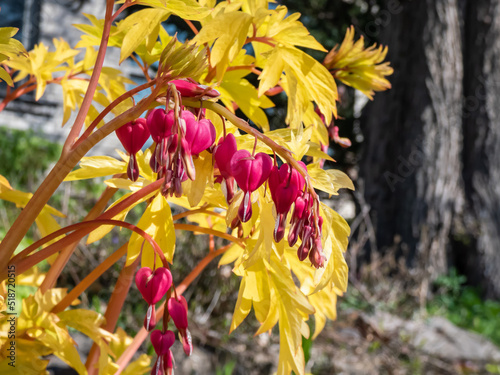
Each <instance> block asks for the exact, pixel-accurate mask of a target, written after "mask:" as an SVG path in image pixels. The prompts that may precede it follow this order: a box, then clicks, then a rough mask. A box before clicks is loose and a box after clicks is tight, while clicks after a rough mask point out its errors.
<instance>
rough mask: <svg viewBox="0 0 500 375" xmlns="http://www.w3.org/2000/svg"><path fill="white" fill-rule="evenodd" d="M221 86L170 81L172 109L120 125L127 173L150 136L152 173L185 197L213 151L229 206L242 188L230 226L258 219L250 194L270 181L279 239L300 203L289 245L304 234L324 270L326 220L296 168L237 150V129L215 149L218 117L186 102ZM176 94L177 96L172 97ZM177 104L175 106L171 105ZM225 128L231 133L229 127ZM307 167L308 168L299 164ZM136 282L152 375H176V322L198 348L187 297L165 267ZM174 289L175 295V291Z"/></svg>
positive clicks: (304, 253)
mask: <svg viewBox="0 0 500 375" xmlns="http://www.w3.org/2000/svg"><path fill="white" fill-rule="evenodd" d="M216 93H217V91H215V90H213V89H210V88H206V87H203V86H201V85H197V84H195V83H193V82H191V81H184V80H178V81H174V82H173V85H172V83H171V84H170V85H169V90H168V91H167V94H166V97H167V101H166V103H168V104H170V105H167V106H166V108H167V109H163V108H155V109H153V110H151V111H150V112H149V113H148V114H147V116H146V118H145V119H144V118H139V119H137V120H134V121H132V122H129V123H127V124H125V125H124V126H122V127H121V128H119V129H118V130H117V131H116V133H117V136H118V138H119V139H120V141H121V143H122V144H123V147H124V148H125V150H126V151H127V152H128V153H129V155H130V159H129V163H128V167H127V175H128V177H129V178H130V179H131V180H132V181H136V180H137V179H138V177H139V173H140V172H139V169H138V164H137V160H136V156H135V154H136V153H137V152H138V151H139V150H140V149H141V148H142V147H143V146H144V144H145V142H146V141H147V139H148V138H149V137H150V136H151V138H152V140H153V142H154V146H153V149H154V151H153V152H152V156H151V159H150V162H149V165H150V167H151V170H152V171H153V172H155V173H157V179H158V180H162V181H163V183H162V188H161V192H162V194H163V195H175V196H177V197H180V196H182V193H183V190H182V182H184V181H186V180H187V179H191V180H195V179H196V169H195V166H194V162H193V158H196V157H198V155H199V154H200V153H201V152H203V151H205V150H208V151H209V152H213V158H214V161H215V167H216V170H218V171H219V174H220V175H217V178H216V181H217V182H220V183H221V186H222V189H223V191H224V193H225V196H226V200H227V202H228V204H231V203H232V202H233V200H234V198H235V196H236V194H235V193H236V189H238V187H239V189H241V190H242V199H241V203H239V207H238V215H237V217H236V218H235V219H234V220H233V222H232V223H231V226H232V227H233V228H236V227H240V228H241V223H245V222H248V221H249V220H250V219H251V217H252V193H253V192H255V191H256V190H257V189H259V187H261V186H262V185H263V184H264V183H266V182H267V184H268V186H269V191H270V193H271V198H272V200H273V202H274V205H275V209H276V224H275V229H274V240H275V241H276V242H277V243H278V242H280V241H282V240H283V238H284V237H285V231H286V226H287V218H288V216H289V212H290V211H291V210H292V206H293V207H294V209H293V213H292V215H291V220H290V229H289V232H288V238H287V240H288V243H289V244H290V246H294V245H295V244H296V243H297V240H298V239H299V238H300V239H301V240H302V243H301V244H300V246H299V247H298V250H297V255H298V258H299V259H300V260H301V261H303V260H305V259H306V258H307V257H309V259H310V261H311V263H312V265H313V266H314V267H316V268H319V267H323V266H324V263H325V256H324V254H323V249H322V245H321V230H322V229H321V228H322V222H323V219H322V217H321V216H320V214H319V202H318V199H317V197H316V196H315V195H314V196H313V195H312V193H311V191H310V190H309V188H308V186H307V183H306V180H305V179H304V177H303V175H302V174H301V173H300V172H299V171H298V170H297V169H295V168H294V167H292V165H290V164H288V163H285V164H282V165H281V166H279V167H278V165H277V163H276V159H275V161H274V162H273V159H272V158H271V157H270V156H269V155H268V154H266V153H262V152H259V153H255V149H254V151H253V153H251V152H250V151H248V150H246V149H240V150H238V147H237V144H236V138H235V136H234V135H233V134H231V133H228V134H225V135H224V136H223V137H221V139H220V140H219V141H218V143H217V145H216V146H214V143H215V139H216V131H215V127H214V125H213V124H212V122H211V121H210V120H208V119H206V118H205V110H204V109H194V108H189V107H185V106H183V105H182V98H183V97H190V98H192V97H200V96H212V95H213V96H215V95H216ZM171 98H173V100H170V99H171ZM172 102H173V103H174V104H173V105H172V104H171V103H172ZM224 132H225V130H224ZM298 163H299V165H300V167H301V168H303V169H304V170H306V169H307V168H306V165H305V164H304V163H302V162H298ZM136 285H137V288H138V289H139V291H140V292H141V294H142V296H143V298H144V299H145V300H146V302H147V303H148V305H149V307H148V310H147V314H146V317H145V319H144V328H145V329H146V330H147V331H150V332H151V331H152V332H151V342H152V344H153V347H154V349H155V352H156V354H157V356H158V358H157V360H156V363H155V365H154V367H153V370H152V374H155V375H160V374H171V373H172V371H173V358H172V352H171V350H170V348H171V346H172V345H173V343H174V341H175V335H174V333H173V332H172V331H170V330H168V323H169V321H170V319H172V321H173V322H174V324H175V326H176V327H177V330H178V332H179V338H180V340H181V342H182V345H183V349H184V352H185V353H186V354H187V355H190V354H191V352H192V342H191V335H190V333H189V330H188V320H187V312H188V306H187V303H186V300H185V299H184V297H182V296H177V294H176V293H175V288H174V287H173V283H172V275H171V273H170V271H169V270H168V269H167V268H163V267H158V268H156V269H154V270H151V269H150V268H148V267H143V268H141V269H140V270H139V271H138V273H137V275H136ZM172 294H173V296H172ZM165 295H167V303H166V307H167V308H166V309H165V312H164V317H163V330H158V329H157V330H154V329H155V327H156V325H157V321H156V311H155V305H156V303H158V302H159V301H160V300H161V299H162V298H163V297H164V296H165Z"/></svg>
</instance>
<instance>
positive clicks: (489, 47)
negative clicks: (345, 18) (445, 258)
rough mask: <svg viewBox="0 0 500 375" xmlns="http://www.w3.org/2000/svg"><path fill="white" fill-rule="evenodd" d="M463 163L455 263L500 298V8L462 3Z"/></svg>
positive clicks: (488, 2) (485, 1)
mask: <svg viewBox="0 0 500 375" xmlns="http://www.w3.org/2000/svg"><path fill="white" fill-rule="evenodd" d="M463 2H464V5H463V10H464V81H463V82H464V100H463V129H464V144H463V160H464V171H463V177H464V189H465V196H466V199H467V206H468V208H469V209H468V210H467V214H468V216H465V219H466V220H465V223H466V224H467V225H466V228H467V229H468V233H467V236H466V237H465V238H466V240H467V241H466V245H467V246H463V247H462V249H463V252H462V253H459V254H457V255H458V259H457V261H461V262H462V268H463V269H464V270H466V271H467V273H468V275H469V277H470V278H473V279H472V280H474V281H475V282H476V283H481V284H483V286H484V287H485V289H486V291H487V292H488V294H489V295H496V296H500V272H499V270H500V4H499V2H498V0H477V1H472V0H467V1H465V0H464V1H463Z"/></svg>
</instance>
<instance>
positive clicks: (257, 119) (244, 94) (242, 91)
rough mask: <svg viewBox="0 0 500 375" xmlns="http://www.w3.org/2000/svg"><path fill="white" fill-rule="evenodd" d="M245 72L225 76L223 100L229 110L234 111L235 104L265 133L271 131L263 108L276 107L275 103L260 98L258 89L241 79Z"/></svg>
mask: <svg viewBox="0 0 500 375" xmlns="http://www.w3.org/2000/svg"><path fill="white" fill-rule="evenodd" d="M242 71H243V72H245V70H240V71H238V70H233V71H230V72H227V73H226V74H225V75H224V79H223V80H222V82H221V84H220V87H218V88H217V90H218V91H219V92H220V93H221V100H222V102H223V103H224V104H225V106H226V107H227V108H229V109H230V110H233V102H234V103H236V104H237V105H238V107H239V108H240V109H241V110H242V111H243V113H244V114H245V115H246V116H247V117H248V118H249V119H250V120H252V121H253V122H254V123H255V124H256V125H257V126H259V127H260V128H261V129H262V130H264V131H269V120H268V119H267V116H266V114H265V112H264V111H263V110H262V108H271V107H274V103H273V102H272V101H271V100H270V99H269V98H268V97H267V96H265V95H262V96H260V97H259V95H258V91H257V89H256V88H255V87H254V86H253V85H252V84H251V83H250V82H248V81H247V80H246V79H243V78H240V75H241V72H242Z"/></svg>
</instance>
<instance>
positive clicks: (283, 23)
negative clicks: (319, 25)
mask: <svg viewBox="0 0 500 375" xmlns="http://www.w3.org/2000/svg"><path fill="white" fill-rule="evenodd" d="M287 14H288V9H287V7H286V6H284V5H279V6H278V7H276V9H275V10H274V11H273V12H272V13H271V16H270V17H269V19H268V20H267V23H266V24H264V27H263V28H259V31H260V32H262V33H263V36H267V37H271V38H273V39H274V40H275V41H277V42H280V43H283V44H284V45H287V46H289V47H293V46H300V47H306V48H312V49H316V50H319V51H323V52H327V51H326V49H325V48H324V47H323V46H322V45H321V44H320V43H318V41H317V40H316V39H315V38H314V37H313V36H312V35H311V34H310V33H309V31H308V30H307V28H306V27H305V26H304V25H303V24H302V23H301V22H300V21H298V19H299V18H300V13H293V14H291V15H289V16H288V17H287ZM285 17H286V18H285ZM262 29H264V30H262ZM259 35H260V33H259Z"/></svg>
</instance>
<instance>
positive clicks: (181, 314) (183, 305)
mask: <svg viewBox="0 0 500 375" xmlns="http://www.w3.org/2000/svg"><path fill="white" fill-rule="evenodd" d="M167 307H168V313H169V314H170V317H171V318H172V320H173V321H174V324H175V326H176V327H177V329H178V330H179V331H180V330H185V329H186V328H187V327H188V318H187V311H188V308H187V302H186V299H185V298H184V297H183V296H180V297H179V300H178V299H176V298H175V297H171V298H170V299H169V300H168V302H167Z"/></svg>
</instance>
